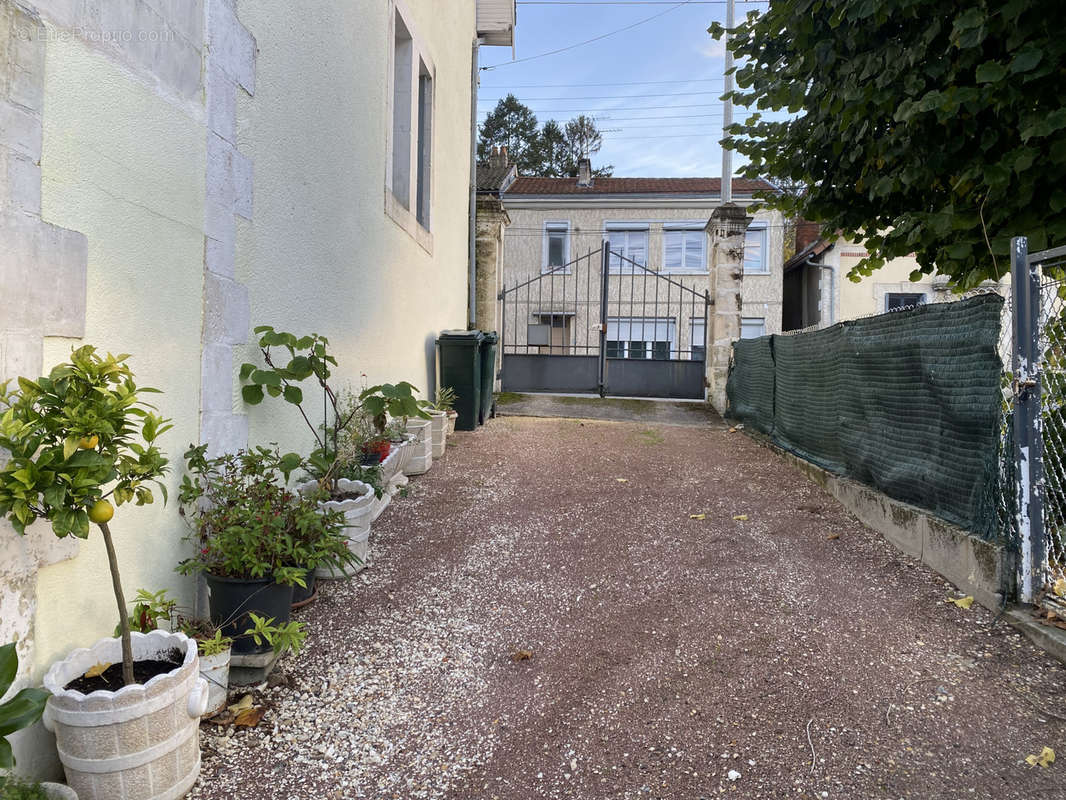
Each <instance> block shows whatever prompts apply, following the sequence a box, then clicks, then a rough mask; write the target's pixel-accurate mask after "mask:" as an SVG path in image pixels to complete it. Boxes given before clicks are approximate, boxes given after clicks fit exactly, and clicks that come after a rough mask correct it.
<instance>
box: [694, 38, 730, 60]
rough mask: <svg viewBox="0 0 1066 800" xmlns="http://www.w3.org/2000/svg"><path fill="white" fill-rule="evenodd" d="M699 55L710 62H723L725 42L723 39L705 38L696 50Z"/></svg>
mask: <svg viewBox="0 0 1066 800" xmlns="http://www.w3.org/2000/svg"><path fill="white" fill-rule="evenodd" d="M698 50H699V54H700V55H701V56H703V57H704V58H709V59H711V60H712V61H723V60H725V40H724V39H712V38H711V37H709V36H708V37H707V41H705V42H704V43H703V44H702V45H700V47H699V48H698Z"/></svg>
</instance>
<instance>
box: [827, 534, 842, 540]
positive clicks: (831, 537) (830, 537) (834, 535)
mask: <svg viewBox="0 0 1066 800" xmlns="http://www.w3.org/2000/svg"><path fill="white" fill-rule="evenodd" d="M825 538H826V539H839V538H840V534H839V533H831V534H829V535H828V536H826V537H825Z"/></svg>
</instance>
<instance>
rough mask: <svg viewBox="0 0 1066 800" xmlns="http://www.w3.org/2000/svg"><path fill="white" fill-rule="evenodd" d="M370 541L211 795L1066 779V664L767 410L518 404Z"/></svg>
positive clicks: (234, 748) (967, 784)
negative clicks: (895, 531) (795, 451)
mask: <svg viewBox="0 0 1066 800" xmlns="http://www.w3.org/2000/svg"><path fill="white" fill-rule="evenodd" d="M691 515H705V517H704V518H702V519H692V518H691ZM371 542H372V548H373V553H374V563H373V566H372V567H371V568H370V569H368V570H365V571H364V572H363V573H362V575H361V578H356V579H355V580H353V581H350V582H341V583H333V584H330V585H328V586H327V587H325V588H324V589H323V590H322V593H321V594H322V596H321V598H320V599H319V600H318V602H317V603H316V604H315V605H313V606H311V607H310V608H309V609H306V610H305V611H303V612H301V618H302V619H303V620H305V621H306V622H307V623H308V625H309V627H310V630H311V637H310V640H309V645H308V647H307V649H306V650H305V651H304V652H303V653H301V654H300V655H299V656H298V657H295V658H289V659H287V660H285V661H284V662H283V664H282V666H281V673H280V674H277V677H276V679H275V680H273V681H272V683H274V684H276V685H275V686H273V687H271V688H267V689H266V690H265V691H264V692H262V693H259V694H257V700H258V701H259V702H261V703H263V704H264V705H266V706H267V709H268V710H267V713H266V716H265V717H264V718H263V720H262V722H261V723H260V724H259V726H258V727H257V728H254V729H249V728H240V729H234V728H232V727H220V726H215V725H212V724H210V723H205V724H204V725H203V726H202V728H201V735H202V742H203V745H204V765H203V774H202V777H201V779H200V782H199V784H198V785H197V789H196V790H195V791H194V793H193V795H192V796H194V797H199V798H256V800H266V798H315V800H319V799H320V798H359V797H366V798H516V799H517V798H521V799H522V800H528V799H529V798H582V799H583V800H585V799H588V800H593V799H596V798H678V799H681V800H685V799H687V798H693V800H695V798H710V797H718V796H719V795H722V794H724V795H726V796H732V797H738V798H786V797H797V798H822V797H839V798H860V799H863V800H865V798H916V799H918V798H921V799H922V800H925V799H927V798H971V797H979V798H996V799H997V800H1000V799H1003V798H1045V797H1046V798H1052V797H1055V798H1058V797H1066V669H1064V668H1063V666H1062V665H1060V664H1059V663H1058V662H1055V661H1053V660H1051V659H1050V658H1049V657H1047V656H1045V655H1044V654H1043V653H1042V652H1041V651H1039V650H1037V649H1036V648H1035V647H1034V646H1033V645H1031V644H1030V643H1029V642H1028V641H1027V640H1024V639H1023V638H1022V637H1020V636H1019V635H1017V634H1015V633H1013V631H1012V630H1011V629H1010V628H1009V627H1008V626H1007V625H1005V624H1004V623H1003V622H1002V621H995V620H994V618H993V615H992V614H990V613H988V612H987V611H985V610H983V609H981V608H979V607H977V606H974V607H973V608H971V609H969V610H964V609H961V608H958V607H956V606H955V605H953V604H950V603H948V602H946V600H947V598H949V597H955V596H957V595H956V594H955V592H954V590H953V589H952V588H951V587H950V586H948V585H946V584H945V583H944V581H943V580H942V579H940V578H939V577H938V576H937V575H935V574H934V573H932V572H930V571H929V570H927V569H925V568H924V567H922V566H920V565H919V564H917V563H915V562H914V561H913V560H911V559H909V558H907V557H905V556H903V555H901V554H899V553H897V552H896V551H895V550H894V549H893V548H892V547H890V546H889V545H887V544H886V543H884V542H883V540H882V539H881V538H880V537H879V536H878V535H877V534H874V533H872V532H871V531H869V530H867V529H866V528H864V527H863V526H862V525H860V524H859V523H857V522H856V521H855V520H854V519H852V518H851V517H849V516H848V514H847V513H845V512H844V511H843V510H842V509H841V507H840V506H839V505H838V504H837V503H836V502H835V501H833V500H832V499H831V498H830V497H829V496H827V495H826V494H824V493H823V492H822V491H821V490H820V489H818V488H817V487H815V486H814V485H813V484H811V483H809V482H808V481H806V480H805V479H804V478H802V477H800V476H799V475H798V474H797V473H796V472H794V471H793V470H792V469H790V468H789V467H788V466H787V465H786V464H785V463H784V462H783V461H781V460H780V459H778V458H777V457H776V456H774V455H773V454H772V453H770V452H769V451H768V450H766V449H764V448H763V447H761V446H759V445H758V444H756V443H754V442H752V441H751V440H749V439H748V438H746V437H745V436H744V435H743V434H740V433H729V432H728V431H726V430H725V429H724V428H721V427H716V428H713V427H708V428H691V427H666V426H663V427H647V426H645V425H641V424H639V423H619V422H593V421H587V420H586V421H576V420H559V419H531V418H522V417H509V418H503V419H497V420H494V421H493V422H492V423H491V424H490V425H489V426H487V427H486V428H484V429H482V430H480V431H478V432H477V433H460V434H458V435H456V436H455V437H453V438H452V439H451V440H450V441H449V449H448V453H447V455H446V457H445V458H444V459H443V460H442V461H441V462H439V463H438V464H437V465H436V466H434V468H433V470H432V471H431V472H430V473H429V474H427V475H425V476H423V477H421V478H417V479H414V480H412V484H411V491H410V494H409V496H408V497H405V498H397V500H396V501H395V502H394V503H393V505H392V506H391V507H390V508H389V509H388V510H387V511H386V512H385V514H384V515H383V516H382V517H381V518H380V519H379V520H378V521H377V522H376V523H375V525H374V531H373V534H372V536H371ZM1044 746H1050V747H1052V748H1054V749H1055V750H1056V751H1058V752H1059V754H1060V756H1061V760H1060V763H1057V764H1053V765H1052V766H1051V767H1050V768H1048V769H1043V768H1041V767H1039V766H1030V765H1028V764H1027V763H1025V757H1026V756H1027V755H1029V754H1036V753H1039V752H1040V751H1041V748H1042V747H1044Z"/></svg>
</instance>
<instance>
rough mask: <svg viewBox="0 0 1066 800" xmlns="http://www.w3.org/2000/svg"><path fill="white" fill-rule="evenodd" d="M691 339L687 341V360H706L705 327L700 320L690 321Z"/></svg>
mask: <svg viewBox="0 0 1066 800" xmlns="http://www.w3.org/2000/svg"><path fill="white" fill-rule="evenodd" d="M691 335H692V338H691V339H690V340H689V345H688V349H689V356H688V357H689V360H691V361H706V360H707V325H706V323H705V322H704V321H703V320H702V319H694V320H692V331H691Z"/></svg>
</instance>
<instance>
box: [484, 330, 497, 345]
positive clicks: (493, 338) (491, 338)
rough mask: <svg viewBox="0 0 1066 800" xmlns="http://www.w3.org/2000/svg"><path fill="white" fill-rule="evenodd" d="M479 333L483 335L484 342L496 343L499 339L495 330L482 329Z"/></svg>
mask: <svg viewBox="0 0 1066 800" xmlns="http://www.w3.org/2000/svg"><path fill="white" fill-rule="evenodd" d="M481 333H482V334H484V336H485V343H486V344H496V343H497V342H498V341H500V337H499V336H498V335H497V333H496V331H482V332H481Z"/></svg>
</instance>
